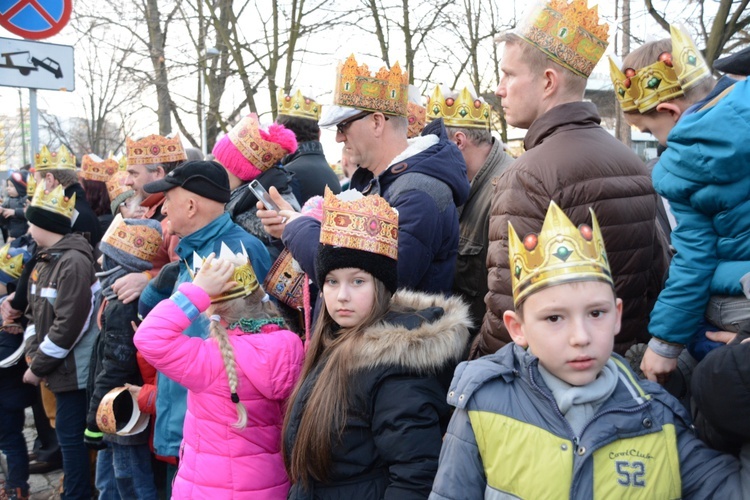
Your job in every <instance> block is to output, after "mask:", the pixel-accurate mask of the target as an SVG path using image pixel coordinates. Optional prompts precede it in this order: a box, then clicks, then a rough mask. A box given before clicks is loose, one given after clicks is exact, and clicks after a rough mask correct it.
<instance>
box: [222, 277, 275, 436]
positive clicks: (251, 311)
mask: <svg viewBox="0 0 750 500" xmlns="http://www.w3.org/2000/svg"><path fill="white" fill-rule="evenodd" d="M265 296H266V292H265V291H264V290H263V289H262V288H260V287H259V288H258V289H257V290H255V291H254V292H253V293H251V294H250V295H248V296H246V297H239V298H236V299H232V300H228V301H226V302H219V303H216V304H211V306H210V307H209V308H208V311H207V313H208V314H209V315H210V316H211V324H210V327H209V329H210V332H211V337H213V338H215V339H216V343H217V344H218V346H219V352H221V359H222V360H223V361H224V369H225V370H226V372H227V379H229V391H230V392H231V393H232V401H234V404H235V405H236V407H237V421H236V422H235V423H234V424H232V427H234V428H235V429H244V428H245V427H246V426H247V408H245V405H243V404H242V401H240V399H239V397H238V396H237V386H238V385H239V379H238V377H237V364H236V360H235V357H234V349H233V348H232V344H231V343H230V342H229V334H228V333H227V330H226V328H224V326H222V324H221V322H220V321H219V318H217V317H216V316H218V317H220V319H223V320H224V321H226V323H227V324H229V325H231V324H232V323H236V322H238V321H239V320H241V319H244V318H253V319H271V318H276V317H279V311H278V309H277V308H276V306H275V305H274V304H273V302H271V301H265V302H264V301H263V298H264V297H265Z"/></svg>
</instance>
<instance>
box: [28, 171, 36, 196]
mask: <svg viewBox="0 0 750 500" xmlns="http://www.w3.org/2000/svg"><path fill="white" fill-rule="evenodd" d="M35 192H36V177H34V174H33V173H32V172H29V177H28V178H27V179H26V193H27V194H28V195H30V196H34V193H35Z"/></svg>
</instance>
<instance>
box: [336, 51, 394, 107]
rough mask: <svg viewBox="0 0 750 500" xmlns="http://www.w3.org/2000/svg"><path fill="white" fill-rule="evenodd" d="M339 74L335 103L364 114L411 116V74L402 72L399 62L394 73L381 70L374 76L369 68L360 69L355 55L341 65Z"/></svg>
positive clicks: (392, 70) (361, 67)
mask: <svg viewBox="0 0 750 500" xmlns="http://www.w3.org/2000/svg"><path fill="white" fill-rule="evenodd" d="M336 73H337V74H336V90H335V93H334V96H333V103H334V104H336V105H338V106H348V107H351V108H357V109H361V110H363V111H373V112H374V111H379V112H381V113H385V114H389V115H397V116H404V117H405V116H407V106H406V103H407V101H408V99H409V72H408V71H402V70H401V66H399V64H398V63H396V64H394V65H393V67H392V68H391V69H390V70H388V69H386V68H385V67H383V68H380V71H378V72H377V74H376V75H375V76H372V75H371V74H370V70H369V68H368V67H367V65H366V64H363V65H361V66H358V65H357V61H356V59H355V58H354V54H352V55H350V56H349V57H348V58H347V59H346V61H344V62H342V63H340V64H339V66H338V70H337V71H336Z"/></svg>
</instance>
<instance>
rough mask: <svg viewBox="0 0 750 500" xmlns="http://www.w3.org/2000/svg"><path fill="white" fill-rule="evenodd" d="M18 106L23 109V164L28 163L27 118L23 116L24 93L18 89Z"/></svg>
mask: <svg viewBox="0 0 750 500" xmlns="http://www.w3.org/2000/svg"><path fill="white" fill-rule="evenodd" d="M18 107H19V109H20V110H21V147H22V148H23V162H22V164H23V165H26V164H27V163H28V162H27V161H26V158H27V157H26V119H25V117H24V116H23V93H22V92H21V89H20V88H19V89H18Z"/></svg>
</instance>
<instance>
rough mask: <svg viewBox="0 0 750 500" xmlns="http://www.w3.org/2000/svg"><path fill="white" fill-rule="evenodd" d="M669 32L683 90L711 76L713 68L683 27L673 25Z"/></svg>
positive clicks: (675, 64)
mask: <svg viewBox="0 0 750 500" xmlns="http://www.w3.org/2000/svg"><path fill="white" fill-rule="evenodd" d="M669 32H670V34H671V37H672V64H673V65H674V70H675V72H676V73H677V80H678V81H679V82H680V86H681V87H682V89H683V90H689V89H691V88H693V87H695V86H696V85H697V84H698V83H699V82H700V81H701V80H703V79H704V78H706V77H709V76H711V68H709V67H708V64H706V61H705V60H704V59H703V56H701V53H700V51H699V50H698V47H696V46H695V42H693V39H692V38H691V37H690V35H689V34H688V33H687V32H686V31H685V30H684V29H683V28H681V27H680V26H676V25H672V26H670V27H669Z"/></svg>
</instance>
